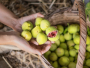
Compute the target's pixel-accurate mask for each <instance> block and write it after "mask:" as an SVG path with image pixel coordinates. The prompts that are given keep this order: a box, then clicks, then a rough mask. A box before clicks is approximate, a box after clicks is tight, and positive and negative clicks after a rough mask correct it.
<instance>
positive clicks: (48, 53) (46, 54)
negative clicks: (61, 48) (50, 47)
mask: <svg viewBox="0 0 90 68" xmlns="http://www.w3.org/2000/svg"><path fill="white" fill-rule="evenodd" d="M50 54H51V51H47V52H46V53H45V54H44V56H45V58H46V59H49V55H50Z"/></svg>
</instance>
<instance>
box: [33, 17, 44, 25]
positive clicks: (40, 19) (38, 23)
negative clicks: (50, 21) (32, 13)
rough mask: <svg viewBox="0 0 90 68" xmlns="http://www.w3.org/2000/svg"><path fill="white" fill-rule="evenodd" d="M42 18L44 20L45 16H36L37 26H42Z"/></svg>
mask: <svg viewBox="0 0 90 68" xmlns="http://www.w3.org/2000/svg"><path fill="white" fill-rule="evenodd" d="M42 20H43V18H41V17H37V18H36V21H35V25H36V26H40V24H41V21H42Z"/></svg>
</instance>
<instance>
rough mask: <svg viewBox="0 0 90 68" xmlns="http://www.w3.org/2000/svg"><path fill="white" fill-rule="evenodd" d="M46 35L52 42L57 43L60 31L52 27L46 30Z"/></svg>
mask: <svg viewBox="0 0 90 68" xmlns="http://www.w3.org/2000/svg"><path fill="white" fill-rule="evenodd" d="M46 34H47V36H48V39H49V40H50V41H57V40H58V39H59V36H60V34H59V32H58V30H57V29H56V28H55V27H53V26H50V27H48V28H47V29H46Z"/></svg>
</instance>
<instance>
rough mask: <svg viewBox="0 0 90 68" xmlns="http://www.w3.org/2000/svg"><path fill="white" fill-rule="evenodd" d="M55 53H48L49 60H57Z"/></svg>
mask: <svg viewBox="0 0 90 68" xmlns="http://www.w3.org/2000/svg"><path fill="white" fill-rule="evenodd" d="M57 58H58V57H57V55H56V54H55V53H54V52H52V53H51V54H50V55H49V59H50V60H51V61H56V60H57Z"/></svg>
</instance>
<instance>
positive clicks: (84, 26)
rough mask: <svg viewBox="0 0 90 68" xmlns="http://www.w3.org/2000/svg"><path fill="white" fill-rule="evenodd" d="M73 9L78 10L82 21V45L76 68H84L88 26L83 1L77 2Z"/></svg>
mask: <svg viewBox="0 0 90 68" xmlns="http://www.w3.org/2000/svg"><path fill="white" fill-rule="evenodd" d="M73 9H74V10H76V9H78V11H79V20H80V44H79V53H78V58H77V64H76V68H83V63H84V59H85V52H86V37H87V24H86V15H85V7H84V3H83V2H82V0H75V2H74V6H73Z"/></svg>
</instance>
